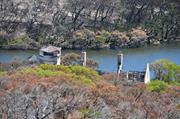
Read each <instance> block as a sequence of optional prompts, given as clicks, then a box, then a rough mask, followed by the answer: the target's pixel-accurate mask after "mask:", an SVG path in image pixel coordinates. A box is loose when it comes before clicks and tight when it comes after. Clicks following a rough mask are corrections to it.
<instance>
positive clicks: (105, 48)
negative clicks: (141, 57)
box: [0, 41, 180, 51]
mask: <svg viewBox="0 0 180 119" xmlns="http://www.w3.org/2000/svg"><path fill="white" fill-rule="evenodd" d="M175 44H176V45H180V41H172V42H162V43H160V44H146V45H143V46H140V47H125V48H110V47H103V48H96V49H95V48H86V49H84V48H65V47H62V49H63V50H74V51H82V50H87V51H88V50H92V51H98V50H115V51H119V50H120V51H121V50H126V49H138V48H148V47H161V46H163V45H175ZM47 46H48V45H47ZM56 47H59V46H56ZM39 49H40V47H39V48H2V47H0V50H4V51H12V50H13V51H37V50H39Z"/></svg>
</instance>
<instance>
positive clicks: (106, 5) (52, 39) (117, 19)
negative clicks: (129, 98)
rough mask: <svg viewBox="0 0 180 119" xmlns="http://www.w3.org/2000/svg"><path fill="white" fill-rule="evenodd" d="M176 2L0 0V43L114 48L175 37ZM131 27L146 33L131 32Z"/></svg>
mask: <svg viewBox="0 0 180 119" xmlns="http://www.w3.org/2000/svg"><path fill="white" fill-rule="evenodd" d="M179 5H180V3H179V1H177V0H163V1H162V0H158V1H157V0H133V1H132V0H106V1H104V0H97V1H89V0H24V1H21V0H8V1H4V0H1V1H0V10H1V11H0V16H1V17H0V48H3V49H37V48H39V47H41V46H43V45H47V44H52V45H56V46H61V47H63V48H68V49H85V48H86V49H99V48H104V47H108V48H113V49H116V48H134V47H142V46H144V45H149V44H156V45H157V44H161V43H163V42H174V41H179V33H180V31H179V28H180V23H179V21H180V15H179V12H178V11H179V8H180V6H179ZM133 28H135V29H137V30H141V32H145V35H143V37H142V36H141V37H139V36H138V37H137V34H139V33H137V32H133V33H137V34H135V35H134V36H135V37H134V36H132V34H131V31H132V30H133ZM77 33H78V34H77ZM143 34H144V33H143ZM77 36H78V37H77ZM84 44H86V45H85V46H84ZM115 44H117V45H115Z"/></svg>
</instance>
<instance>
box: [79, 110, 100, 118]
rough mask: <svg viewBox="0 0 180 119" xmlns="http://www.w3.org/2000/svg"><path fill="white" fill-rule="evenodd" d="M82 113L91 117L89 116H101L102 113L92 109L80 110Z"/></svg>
mask: <svg viewBox="0 0 180 119" xmlns="http://www.w3.org/2000/svg"><path fill="white" fill-rule="evenodd" d="M81 112H82V113H83V115H84V116H85V117H88V118H91V117H94V118H95V117H96V118H102V114H101V113H100V112H98V111H95V110H94V109H83V110H81Z"/></svg>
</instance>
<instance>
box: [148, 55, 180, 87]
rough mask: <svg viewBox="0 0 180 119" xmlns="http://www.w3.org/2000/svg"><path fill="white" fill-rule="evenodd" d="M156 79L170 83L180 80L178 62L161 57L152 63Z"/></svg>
mask: <svg viewBox="0 0 180 119" xmlns="http://www.w3.org/2000/svg"><path fill="white" fill-rule="evenodd" d="M152 68H153V70H154V72H155V76H156V79H160V80H163V81H165V82H168V83H170V82H171V81H180V66H178V65H177V64H175V63H173V62H171V61H169V60H166V59H161V60H158V61H155V62H154V63H153V64H152Z"/></svg>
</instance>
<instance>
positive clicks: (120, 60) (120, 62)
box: [115, 52, 123, 84]
mask: <svg viewBox="0 0 180 119" xmlns="http://www.w3.org/2000/svg"><path fill="white" fill-rule="evenodd" d="M122 66H123V54H122V53H121V52H119V53H118V54H117V79H116V80H115V84H116V83H117V81H118V80H120V79H122V75H121V74H122V73H121V72H122Z"/></svg>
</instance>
